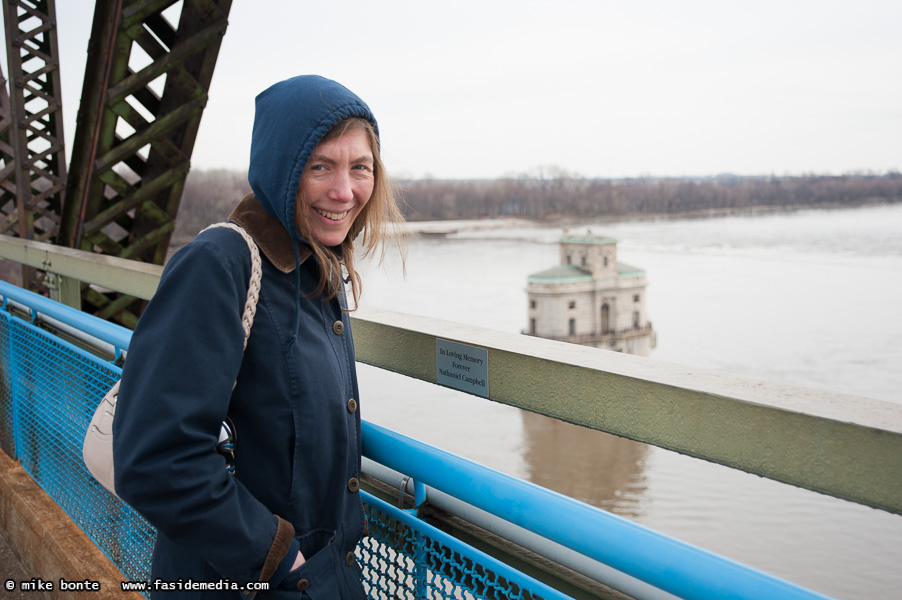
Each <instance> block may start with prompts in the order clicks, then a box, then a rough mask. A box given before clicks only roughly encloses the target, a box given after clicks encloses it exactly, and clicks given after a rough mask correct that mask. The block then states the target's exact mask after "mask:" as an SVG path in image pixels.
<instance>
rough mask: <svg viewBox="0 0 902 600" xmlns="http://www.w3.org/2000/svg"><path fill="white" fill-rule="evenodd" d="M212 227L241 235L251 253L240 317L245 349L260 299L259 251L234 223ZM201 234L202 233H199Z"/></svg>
mask: <svg viewBox="0 0 902 600" xmlns="http://www.w3.org/2000/svg"><path fill="white" fill-rule="evenodd" d="M214 227H228V228H229V229H232V230H234V231H237V232H238V233H239V234H241V237H243V238H244V241H245V242H247V247H248V249H249V250H250V251H251V279H250V282H249V283H248V286H247V301H246V302H245V303H244V314H243V315H242V316H241V324H242V325H243V326H244V347H245V348H247V338H249V337H250V335H251V327H252V326H253V325H254V315H255V314H256V313H257V300H258V299H259V298H260V281H261V279H262V277H263V268H262V266H261V263H260V250H259V249H258V248H257V243H256V242H254V239H253V238H252V237H251V236H250V235H248V233H247V232H246V231H245V230H244V229H242V228H241V227H239V226H238V225H235V224H234V223H214V224H213V225H210V226H209V227H207V228H206V229H204V231H206V230H207V229H212V228H214ZM201 233H203V232H201Z"/></svg>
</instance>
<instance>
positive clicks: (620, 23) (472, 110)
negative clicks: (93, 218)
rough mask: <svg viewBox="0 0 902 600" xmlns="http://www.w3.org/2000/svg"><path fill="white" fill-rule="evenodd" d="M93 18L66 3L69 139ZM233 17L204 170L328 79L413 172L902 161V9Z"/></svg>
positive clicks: (872, 1)
mask: <svg viewBox="0 0 902 600" xmlns="http://www.w3.org/2000/svg"><path fill="white" fill-rule="evenodd" d="M92 11H93V2H91V1H90V0H62V1H60V2H57V13H58V14H57V16H58V22H59V32H60V47H61V53H62V59H61V69H62V80H63V100H64V103H65V104H64V118H65V128H66V137H67V139H68V140H70V144H71V139H72V137H73V135H74V132H75V122H74V120H75V115H76V110H77V107H78V101H79V97H80V94H81V81H82V77H83V73H84V60H85V56H86V54H85V53H86V48H87V42H88V38H89V36H90V30H91V19H92ZM229 23H230V24H229V29H228V32H227V33H226V36H225V39H224V41H223V45H222V50H221V52H220V56H219V60H218V62H217V65H216V71H215V74H214V77H213V83H212V86H211V89H210V101H209V103H208V105H207V109H206V111H205V113H204V117H203V121H202V124H201V128H200V132H199V135H198V140H197V144H196V147H195V152H194V157H193V161H192V164H193V166H194V168H205V169H209V168H218V167H225V168H235V169H244V168H246V166H247V157H248V150H249V144H250V130H251V125H252V122H253V105H254V104H253V101H254V96H255V95H256V94H257V93H258V92H260V91H261V90H263V89H264V88H266V87H267V86H269V85H270V84H272V83H274V82H276V81H279V80H281V79H284V78H286V77H291V76H293V75H297V74H301V73H318V74H320V75H324V76H326V77H330V78H332V79H335V80H337V81H339V82H341V83H343V84H344V85H346V86H347V87H349V88H350V89H352V90H353V91H355V92H356V93H357V94H359V95H360V96H361V97H362V98H363V99H364V100H365V101H367V102H368V103H369V104H370V106H371V108H372V109H373V111H374V112H375V114H376V117H377V119H378V120H379V124H380V128H381V130H382V140H383V148H384V159H385V161H386V164H387V166H388V168H389V170H390V171H391V172H392V173H393V174H394V175H395V176H400V177H423V176H427V175H430V176H434V177H439V178H446V177H447V178H466V177H480V178H482V177H498V176H503V175H507V174H512V173H523V172H527V171H531V170H534V169H536V168H539V167H548V166H555V167H559V168H562V169H565V170H567V171H569V172H572V173H575V174H578V175H583V176H587V177H596V176H597V177H628V176H640V175H653V176H670V175H673V176H676V175H713V174H717V173H725V172H730V173H736V174H743V175H769V174H775V175H785V174H802V173H818V174H839V173H845V172H850V171H856V170H872V171H876V172H885V171H887V170H889V169H896V170H902V2H899V1H898V0H855V1H852V0H848V1H831V0H825V1H824V0H817V1H815V0H780V1H771V0H756V2H754V3H751V2H746V3H737V2H725V1H722V0H718V1H713V0H712V1H702V0H686V1H683V2H673V1H665V0H650V1H640V0H636V1H632V0H630V1H620V2H607V1H602V0H557V1H555V2H550V1H546V2H533V1H528V0H518V1H514V0H504V1H502V0H458V1H456V2H441V3H439V2H429V1H423V0H420V1H413V0H411V1H403V0H382V1H380V2H372V1H364V0H357V1H340V0H335V1H329V2H305V1H301V0H234V2H233V4H232V11H231V15H230V18H229ZM4 72H8V68H7V67H6V65H5V62H4Z"/></svg>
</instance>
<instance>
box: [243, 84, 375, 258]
mask: <svg viewBox="0 0 902 600" xmlns="http://www.w3.org/2000/svg"><path fill="white" fill-rule="evenodd" d="M349 117H361V118H363V119H366V120H367V121H369V122H370V123H372V124H373V126H374V127H376V131H377V134H378V127H377V125H376V118H375V117H374V116H373V113H372V111H370V108H369V107H368V106H367V105H366V103H365V102H364V101H363V100H361V99H360V98H359V97H358V96H357V95H355V94H354V93H353V92H351V91H350V90H348V89H347V88H346V87H344V86H343V85H341V84H339V83H336V82H335V81H332V80H329V79H326V78H324V77H320V76H318V75H299V76H297V77H292V78H291V79H286V80H285V81H281V82H279V83H276V84H275V85H273V86H271V87H269V88H268V89H266V90H264V91H263V92H261V93H260V94H259V95H258V96H257V99H256V112H255V115H254V129H253V134H252V137H251V158H250V166H249V168H248V181H249V182H250V185H251V189H252V190H253V191H254V195H255V196H256V197H257V200H258V201H259V202H260V204H262V205H263V208H264V209H265V210H266V212H267V213H269V214H270V215H271V216H273V217H275V218H276V219H278V220H279V221H280V222H281V223H282V225H283V226H284V227H285V229H286V230H287V231H288V233H289V234H290V235H291V237H292V238H294V239H296V240H299V241H302V240H303V237H302V236H301V234H300V232H299V231H298V228H297V222H296V221H295V203H296V199H297V191H298V186H299V185H300V182H301V175H302V174H303V172H304V167H305V166H306V165H307V160H308V159H309V158H310V155H311V154H312V153H313V149H314V148H316V145H317V144H319V142H320V140H321V139H323V136H324V135H326V133H328V132H329V130H330V129H332V127H334V126H335V125H336V124H337V123H338V122H339V121H341V120H343V119H347V118H349Z"/></svg>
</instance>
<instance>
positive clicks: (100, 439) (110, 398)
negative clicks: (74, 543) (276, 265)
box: [82, 223, 262, 495]
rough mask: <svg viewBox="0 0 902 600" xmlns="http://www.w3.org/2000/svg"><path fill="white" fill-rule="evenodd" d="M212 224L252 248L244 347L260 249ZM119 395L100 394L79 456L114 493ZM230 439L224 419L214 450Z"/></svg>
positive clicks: (243, 233)
mask: <svg viewBox="0 0 902 600" xmlns="http://www.w3.org/2000/svg"><path fill="white" fill-rule="evenodd" d="M213 227H228V228H229V229H233V230H234V231H237V232H238V233H239V234H241V237H243V238H244V241H245V242H247V247H248V248H249V249H250V251H251V278H250V282H249V284H248V288H247V300H246V302H245V304H244V314H243V315H242V317H241V323H242V325H243V327H244V348H247V339H248V337H249V336H250V334H251V327H252V326H253V324H254V315H255V314H256V312H257V299H258V298H259V297H260V280H261V278H262V268H261V263H260V251H259V250H258V249H257V244H256V243H255V242H254V240H253V239H252V238H251V236H249V235H248V234H247V232H246V231H244V229H242V228H241V227H239V226H238V225H235V224H234V223H216V224H215V225H210V227H207V229H211V228H213ZM204 231H206V229H205V230H204ZM118 397H119V381H117V382H116V384H115V385H113V387H112V388H111V389H110V391H108V392H107V393H106V394H105V395H104V396H103V399H102V400H101V401H100V404H99V405H98V406H97V409H96V410H95V411H94V416H93V417H92V418H91V422H90V423H89V424H88V431H87V432H86V433H85V441H84V444H83V445H82V457H83V459H84V461H85V466H87V467H88V471H90V473H91V475H92V476H93V477H94V479H96V480H97V481H98V482H100V484H101V485H102V486H103V487H105V488H106V489H107V490H109V491H110V492H111V493H113V494H114V495H115V494H116V490H115V486H114V485H113V473H114V470H113V419H114V418H115V416H116V400H117V399H118ZM232 441H233V431H232V428H231V424H230V423H227V422H223V424H222V430H221V431H220V435H219V444H218V445H217V450H219V449H220V447H223V448H224V449H225V452H230V451H231V450H233V448H231V447H229V444H230V443H231V442H232ZM211 450H213V449H211Z"/></svg>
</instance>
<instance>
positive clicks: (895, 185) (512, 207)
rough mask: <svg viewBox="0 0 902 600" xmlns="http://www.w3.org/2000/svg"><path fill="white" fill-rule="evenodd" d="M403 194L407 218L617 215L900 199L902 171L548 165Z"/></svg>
mask: <svg viewBox="0 0 902 600" xmlns="http://www.w3.org/2000/svg"><path fill="white" fill-rule="evenodd" d="M402 197H403V199H404V201H405V202H406V207H405V213H406V216H407V218H408V219H409V220H443V219H476V218H490V217H520V218H525V219H553V218H560V217H565V218H584V217H591V218H598V217H602V218H604V217H610V218H613V219H617V218H625V217H633V216H645V215H676V214H689V213H705V212H715V211H716V212H725V211H741V210H750V209H757V208H798V207H813V206H823V207H827V206H862V205H865V204H875V203H881V204H882V203H894V202H902V173H899V172H890V173H887V174H884V175H875V174H864V173H862V174H850V175H842V176H823V175H802V176H784V177H741V176H734V175H721V176H716V177H707V178H653V177H643V178H637V179H619V180H612V179H587V178H582V177H578V176H573V175H570V174H568V173H566V172H564V171H561V170H555V169H551V170H544V171H542V172H538V173H531V174H526V175H522V176H517V177H507V178H502V179H497V180H481V181H480V180H469V181H442V180H418V181H408V182H404V183H403V185H402Z"/></svg>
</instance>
